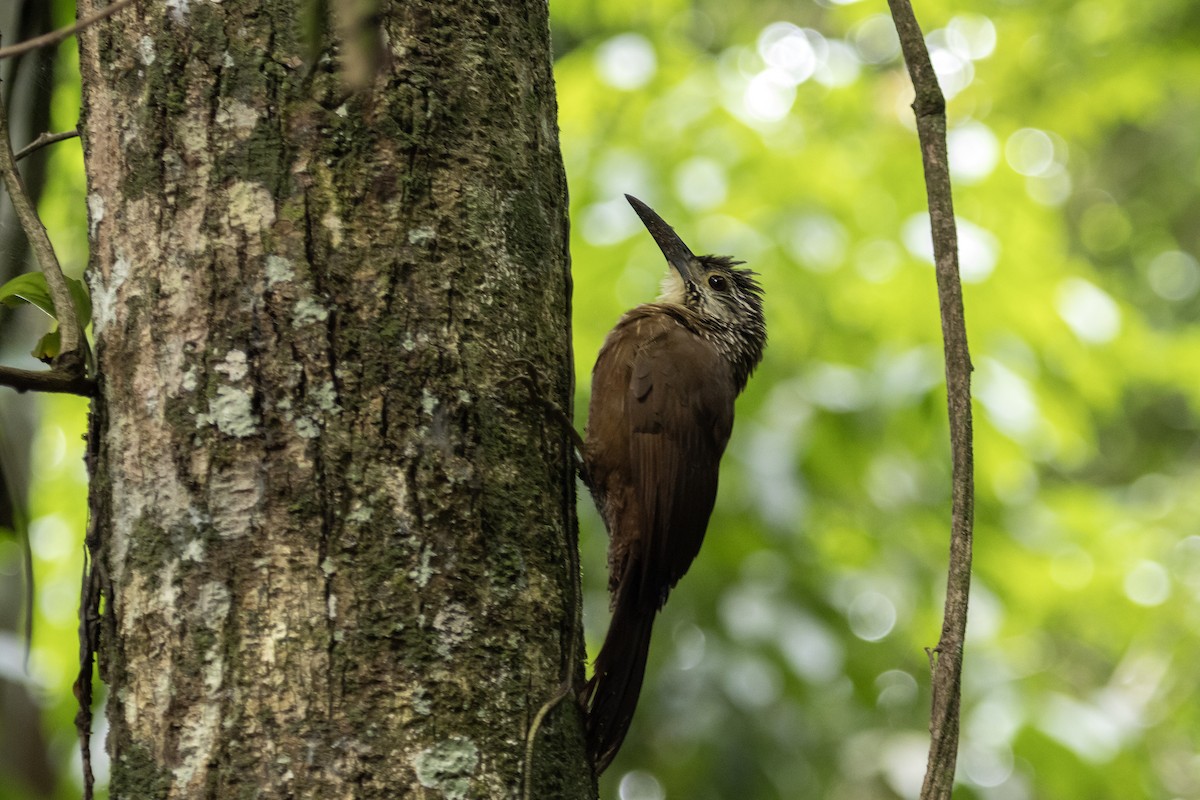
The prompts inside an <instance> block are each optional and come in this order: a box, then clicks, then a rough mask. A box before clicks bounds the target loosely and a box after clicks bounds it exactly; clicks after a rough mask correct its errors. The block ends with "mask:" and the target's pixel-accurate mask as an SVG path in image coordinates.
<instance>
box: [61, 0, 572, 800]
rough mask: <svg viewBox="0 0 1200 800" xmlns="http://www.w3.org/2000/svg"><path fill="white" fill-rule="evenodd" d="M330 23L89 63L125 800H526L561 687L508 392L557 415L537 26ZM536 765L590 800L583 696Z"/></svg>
mask: <svg viewBox="0 0 1200 800" xmlns="http://www.w3.org/2000/svg"><path fill="white" fill-rule="evenodd" d="M98 5H101V3H100V2H98V0H88V1H86V2H81V3H80V14H81V15H85V14H88V13H90V12H91V11H92V10H93V9H94V8H95V7H97V6H98ZM325 5H326V4H319V3H315V2H308V0H266V2H262V0H224V1H223V2H216V0H166V1H165V2H161V1H160V0H145V1H144V2H139V3H137V4H136V5H135V6H134V7H132V8H130V9H128V10H126V11H123V12H121V14H118V15H116V16H114V17H113V18H112V19H111V20H109V21H107V22H105V23H103V24H100V25H97V26H95V27H94V28H92V29H90V30H89V31H87V32H86V33H85V34H84V35H83V36H82V37H81V43H80V49H81V54H82V59H81V61H82V69H83V79H84V119H83V133H84V137H85V147H86V151H85V152H86V158H87V171H88V180H89V196H88V206H89V210H90V212H91V237H92V238H91V241H92V248H93V252H92V263H91V266H90V276H89V283H90V285H91V288H92V294H93V301H94V305H95V338H96V351H97V355H98V359H99V361H98V363H99V371H100V379H101V397H100V399H99V401H98V403H97V408H98V409H99V410H98V412H97V414H98V416H97V418H96V419H95V421H94V422H95V425H94V428H95V433H94V434H93V436H94V440H95V441H94V442H93V447H94V451H93V452H94V455H93V469H94V473H93V489H92V492H93V494H92V504H93V516H94V522H93V529H92V530H91V531H90V532H89V535H90V537H91V541H92V543H93V546H94V547H95V549H96V553H95V556H96V565H97V570H98V575H99V576H100V579H101V581H100V582H101V584H102V586H103V594H104V607H103V616H102V620H101V623H100V634H101V638H100V668H101V675H102V677H103V678H104V680H105V681H106V682H107V683H108V686H109V687H110V692H111V694H110V699H109V703H108V717H109V722H110V724H111V733H110V734H109V740H108V749H109V752H110V753H111V755H112V758H113V766H112V779H111V780H112V784H111V785H112V793H113V796H114V797H117V798H139V800H141V799H142V798H157V797H212V798H223V799H224V798H242V797H247V798H248V797H255V798H275V797H289V798H290V797H311V798H371V797H389V798H392V797H418V798H491V797H514V796H519V795H520V793H521V791H522V780H523V774H522V773H523V770H524V760H525V742H526V737H527V734H528V728H529V725H530V721H531V719H532V718H533V717H534V716H535V714H536V713H537V712H538V709H539V708H540V707H541V706H542V704H543V703H545V702H546V701H547V700H548V699H549V698H551V697H552V696H554V694H555V692H556V691H557V689H558V687H559V686H560V685H561V684H562V682H563V681H564V679H565V678H566V677H568V676H570V677H572V678H575V679H576V680H578V679H579V678H580V677H581V675H580V673H581V655H582V647H581V646H579V645H578V641H579V639H580V630H579V625H578V607H577V606H578V604H577V603H576V601H575V581H576V577H577V576H576V574H575V572H576V571H575V569H574V568H573V567H572V566H571V565H572V564H573V563H575V559H574V557H573V556H572V553H573V552H574V548H575V527H574V526H575V521H574V510H573V509H574V483H573V480H574V479H573V474H572V462H571V458H570V453H569V450H568V448H567V445H566V438H565V436H564V435H563V432H562V430H561V429H559V428H558V427H557V426H555V425H553V424H551V423H549V422H547V419H546V414H545V412H544V409H542V408H541V407H540V406H538V405H537V404H535V403H531V402H529V395H528V390H527V389H526V388H525V387H524V386H522V385H520V384H512V383H506V381H508V380H510V379H512V378H513V377H514V376H518V375H521V374H524V373H525V372H526V365H525V364H524V363H519V360H522V359H524V360H528V361H529V362H532V363H533V364H535V365H537V366H538V367H539V368H540V371H541V372H542V373H543V375H544V376H545V377H544V380H543V384H544V385H542V386H541V387H540V388H541V391H543V392H544V393H545V394H546V395H547V397H549V398H552V399H554V400H555V401H556V402H558V403H560V404H562V405H563V406H564V407H569V405H570V404H569V402H568V398H569V396H570V334H569V297H570V278H569V272H568V256H567V230H566V212H565V203H566V188H565V179H564V176H563V169H562V163H561V158H560V155H559V150H558V141H557V125H556V117H555V114H556V109H555V101H554V92H553V83H552V77H551V72H550V51H549V43H548V26H547V8H546V5H545V3H544V2H542V0H438V1H437V2H414V1H413V0H395V2H387V1H386V0H380V2H379V3H378V9H377V11H378V13H377V14H376V15H366V16H363V17H362V18H361V19H360V20H359V22H358V23H355V25H351V26H349V27H348V26H347V25H344V24H342V23H343V22H344V21H345V18H340V19H339V20H338V21H337V22H335V23H331V24H329V25H324V26H318V31H319V32H318V33H317V34H315V36H316V41H315V42H314V41H312V40H311V39H310V38H306V36H310V35H311V34H305V33H304V31H303V28H304V25H303V24H302V23H303V21H304V20H305V19H306V17H305V15H306V13H310V12H313V11H314V10H315V9H318V8H321V7H324V6H325ZM333 5H338V6H339V7H341V6H345V5H347V4H329V6H330V7H332V6H333ZM309 27H310V28H311V26H309ZM321 31H323V32H321ZM341 35H346V36H347V38H348V40H349V41H350V42H351V44H346V43H345V42H338V41H333V39H334V38H335V37H338V36H341ZM353 48H362V49H361V50H353ZM350 60H353V61H354V62H355V63H356V64H357V67H356V68H355V69H354V70H350V71H348V70H347V69H345V68H344V65H345V64H346V63H347V62H348V61H350ZM364 64H365V65H366V68H365V69H364ZM534 754H535V755H534V759H533V762H534V774H533V781H532V783H533V789H532V796H534V797H538V798H549V797H571V798H575V797H594V795H595V788H594V785H593V784H594V782H593V779H592V778H591V775H590V770H589V768H588V767H587V764H586V762H585V757H584V754H583V747H582V734H581V724H580V720H579V715H578V710H577V708H576V706H575V704H574V703H570V702H567V703H562V704H560V705H559V706H557V707H556V708H555V710H554V711H553V712H552V713H550V714H549V715H548V717H547V720H546V722H545V724H544V725H543V726H542V728H541V729H540V731H539V733H538V736H537V747H536V748H535V750H534Z"/></svg>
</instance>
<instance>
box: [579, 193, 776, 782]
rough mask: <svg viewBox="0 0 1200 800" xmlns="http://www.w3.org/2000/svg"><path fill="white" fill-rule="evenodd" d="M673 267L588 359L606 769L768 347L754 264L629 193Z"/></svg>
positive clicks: (594, 701) (594, 684) (598, 681)
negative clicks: (606, 601) (714, 246)
mask: <svg viewBox="0 0 1200 800" xmlns="http://www.w3.org/2000/svg"><path fill="white" fill-rule="evenodd" d="M626 197H627V198H628V200H629V202H630V204H632V205H633V207H634V209H635V210H636V211H637V213H638V216H640V217H641V218H642V221H643V223H645V225H646V227H647V229H648V230H649V231H650V234H651V235H652V236H653V237H654V239H655V241H656V242H657V243H658V245H659V247H660V248H661V249H662V251H663V255H665V256H666V258H667V262H668V264H669V265H670V269H669V271H668V275H667V278H665V279H664V281H663V294H662V295H661V296H660V297H659V298H658V301H657V302H654V303H649V304H646V305H641V306H638V307H637V308H635V309H633V310H632V311H630V312H628V313H627V314H625V316H624V317H622V318H621V320H620V321H619V322H618V323H617V325H616V327H615V328H613V330H612V331H611V332H610V333H609V334H608V337H607V338H606V339H605V342H604V346H603V347H602V348H601V349H600V355H599V356H598V357H597V359H596V366H595V369H594V370H593V371H592V399H591V405H590V408H589V412H588V427H587V436H586V441H585V446H584V452H583V461H584V472H585V475H586V476H587V481H588V486H589V488H590V489H591V491H592V496H593V498H594V499H595V501H596V506H597V508H599V510H600V514H601V516H602V517H603V518H604V522H605V524H606V525H607V527H608V532H609V537H610V541H609V557H608V562H609V591H610V592H611V593H612V609H613V616H612V622H611V623H610V624H609V629H608V634H607V636H606V637H605V640H604V645H603V646H602V648H601V650H600V653H599V655H598V656H597V657H596V664H595V674H594V676H593V677H592V679H591V680H590V681H589V682H588V684H587V686H586V687H585V688H584V691H583V699H584V702H585V703H586V704H587V709H588V715H587V735H588V745H589V749H590V750H591V753H592V758H593V761H594V763H595V765H596V769H597V772H600V771H603V770H604V769H605V768H606V767H607V766H608V764H609V763H610V762H611V761H612V759H613V756H615V755H616V753H617V750H618V749H619V748H620V746H621V742H622V741H623V740H624V738H625V733H626V731H627V730H628V729H629V724H630V722H631V721H632V719H633V712H634V709H635V708H636V706H637V701H638V696H639V694H640V692H641V686H642V679H643V677H644V675H645V669H646V657H647V654H648V653H649V648H650V634H651V630H652V627H653V625H654V617H655V615H656V614H657V613H658V611H659V609H660V608H662V605H663V603H665V602H666V600H667V594H668V593H669V592H670V590H671V588H672V587H674V585H675V583H676V582H677V581H678V580H679V579H680V578H681V577H683V574H684V573H685V572H687V570H688V567H689V566H691V563H692V560H693V559H694V558H695V557H696V554H697V553H698V552H699V550H700V544H701V542H702V541H703V540H704V532H705V529H706V528H707V527H708V518H709V515H710V514H711V513H712V509H713V503H714V502H715V500H716V494H717V474H718V468H719V465H720V459H721V454H722V453H723V452H724V451H725V445H726V443H727V442H728V441H729V434H730V431H731V430H732V428H733V403H734V399H735V398H736V397H737V395H738V393H740V392H741V390H742V389H743V388H744V387H745V385H746V381H747V379H748V378H749V377H750V373H751V372H752V371H753V370H754V367H755V366H756V365H757V364H758V362H759V360H760V359H761V358H762V351H763V347H764V345H765V344H766V327H765V325H764V322H763V316H762V293H761V290H760V288H759V286H758V284H757V283H756V282H755V280H754V278H753V277H752V275H753V273H752V272H750V271H749V270H743V269H736V268H735V264H737V263H738V262H735V261H732V260H730V259H729V258H725V257H716V256H695V255H693V254H692V252H691V250H689V249H688V247H687V245H685V244H684V243H683V241H682V240H681V239H680V238H679V237H678V236H677V235H676V234H675V232H674V231H673V230H672V229H671V227H670V226H669V225H667V224H666V222H664V221H663V220H662V218H661V217H659V216H658V215H657V214H656V213H654V211H653V210H651V209H650V208H649V206H646V205H645V204H644V203H642V202H641V201H639V200H637V199H636V198H634V197H630V196H628V195H626Z"/></svg>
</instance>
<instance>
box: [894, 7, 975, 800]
mask: <svg viewBox="0 0 1200 800" xmlns="http://www.w3.org/2000/svg"><path fill="white" fill-rule="evenodd" d="M888 6H889V7H890V8H891V12H892V19H893V20H894V21H895V24H896V32H897V33H898V34H899V37H900V46H901V49H902V50H903V52H904V61H905V63H906V64H907V65H908V73H909V75H910V76H911V78H912V82H913V88H914V89H915V90H916V99H915V100H914V101H913V111H914V112H915V114H916V117H917V135H918V137H919V138H920V142H921V160H922V163H923V166H924V169H925V190H926V193H927V195H928V197H929V220H930V225H931V228H932V232H933V254H934V263H935V269H936V272H937V287H938V300H939V304H940V306H941V317H942V339H943V342H944V352H945V359H946V395H947V403H948V406H949V414H950V446H951V450H952V458H953V478H952V480H953V499H952V507H951V528H950V568H949V574H948V576H947V579H946V609H945V617H944V619H943V621H942V634H941V638H940V639H939V641H938V646H937V650H936V653H937V660H936V662H935V664H934V667H933V709H932V712H931V715H930V721H929V732H930V737H931V741H930V747H929V762H928V765H927V767H926V772H925V783H924V786H922V788H921V798H922V800H930V799H931V798H939V800H947V799H948V798H949V797H950V792H951V789H952V787H953V784H954V768H955V761H956V758H957V754H958V724H959V723H958V718H959V700H960V693H961V684H962V653H963V639H964V637H965V635H966V629H967V597H968V594H969V593H970V588H971V537H972V526H973V523H974V515H975V488H974V474H973V473H974V466H973V455H972V436H971V355H970V352H969V351H968V349H967V326H966V321H965V319H964V316H963V301H962V284H961V283H960V281H959V276H958V234H957V232H956V231H955V227H954V203H953V200H952V198H951V193H950V167H949V159H948V157H947V154H946V99H945V97H944V96H943V95H942V91H941V89H940V88H939V86H938V82H937V76H936V75H935V74H934V71H933V65H932V64H931V63H930V60H929V51H928V49H926V47H925V39H924V37H923V36H922V34H921V28H920V26H919V25H918V24H917V20H916V17H915V16H914V15H913V10H912V5H911V4H910V2H909V0H888Z"/></svg>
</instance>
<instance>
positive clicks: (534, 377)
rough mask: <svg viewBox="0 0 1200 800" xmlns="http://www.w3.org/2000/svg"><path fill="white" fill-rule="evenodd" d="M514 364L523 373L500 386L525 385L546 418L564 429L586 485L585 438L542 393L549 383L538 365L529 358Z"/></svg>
mask: <svg viewBox="0 0 1200 800" xmlns="http://www.w3.org/2000/svg"><path fill="white" fill-rule="evenodd" d="M514 363H515V364H516V365H517V366H518V367H520V368H521V369H522V371H521V372H519V373H518V374H516V375H514V376H513V377H511V378H505V379H504V380H502V381H500V384H501V385H502V386H513V385H516V384H522V385H524V386H525V388H526V390H527V391H528V392H529V399H530V400H531V401H532V402H533V403H534V404H535V405H539V406H541V407H542V408H543V409H544V410H545V412H546V416H548V417H549V418H550V419H552V420H554V422H555V423H557V424H558V425H559V427H561V428H562V430H563V432H564V433H565V434H566V435H567V437H568V438H569V439H570V440H571V444H572V446H574V448H575V451H576V454H577V455H576V457H575V471H576V472H578V473H579V475H580V477H582V478H584V483H586V482H587V480H586V471H585V469H584V465H583V460H582V457H583V453H584V449H583V437H582V436H580V435H579V432H578V431H577V430H575V426H574V425H573V424H572V423H571V419H570V417H568V416H567V414H566V412H565V411H563V410H562V408H560V407H559V406H558V404H557V403H555V402H554V401H553V400H551V399H550V398H548V397H546V395H545V393H544V392H543V391H542V387H543V386H544V385H545V384H546V382H547V381H546V380H545V379H544V378H543V376H542V373H541V372H540V371H539V370H538V367H537V365H536V364H534V363H533V362H532V361H530V360H529V359H527V358H518V359H516V360H515V362H514Z"/></svg>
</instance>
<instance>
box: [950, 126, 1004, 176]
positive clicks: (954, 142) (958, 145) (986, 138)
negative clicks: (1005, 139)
mask: <svg viewBox="0 0 1200 800" xmlns="http://www.w3.org/2000/svg"><path fill="white" fill-rule="evenodd" d="M946 147H947V148H948V150H949V151H950V172H951V173H952V174H953V175H954V177H955V178H956V179H958V181H959V182H961V183H965V184H972V183H978V182H979V181H981V180H983V179H984V178H986V177H987V176H988V175H991V174H992V170H994V169H995V168H996V163H997V162H998V161H999V160H1000V143H999V141H998V140H997V139H996V134H994V133H992V130H991V128H989V127H988V126H987V125H984V124H983V123H982V122H967V123H964V124H962V125H959V126H957V127H955V128H954V129H953V130H951V131H950V132H949V133H948V134H947V135H946Z"/></svg>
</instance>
